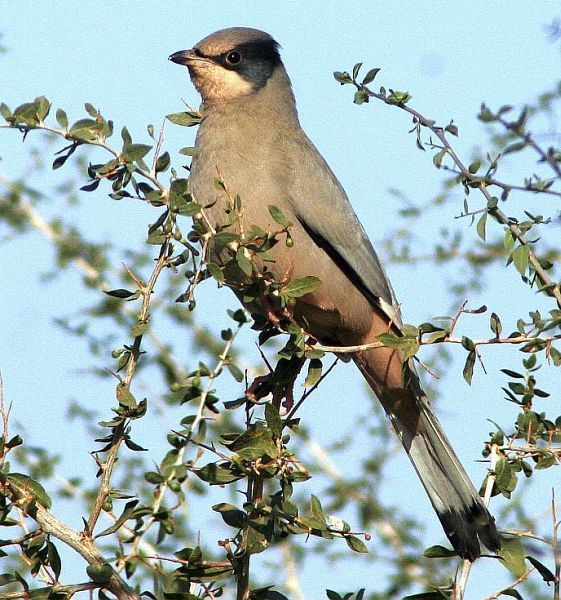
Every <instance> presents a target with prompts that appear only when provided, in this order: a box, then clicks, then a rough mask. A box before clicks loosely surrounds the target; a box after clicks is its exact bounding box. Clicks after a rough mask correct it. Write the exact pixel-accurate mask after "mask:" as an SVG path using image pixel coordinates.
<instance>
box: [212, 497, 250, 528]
mask: <svg viewBox="0 0 561 600" xmlns="http://www.w3.org/2000/svg"><path fill="white" fill-rule="evenodd" d="M212 510H215V511H216V512H217V513H220V516H221V517H222V519H223V520H224V523H226V525H230V527H236V528H238V529H241V528H242V527H244V526H245V525H246V524H247V514H246V513H245V512H244V511H243V510H240V509H239V508H238V507H237V506H234V505H233V504H227V503H225V502H222V503H220V504H215V505H214V506H213V507H212Z"/></svg>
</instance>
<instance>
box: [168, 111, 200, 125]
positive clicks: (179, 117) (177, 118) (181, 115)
mask: <svg viewBox="0 0 561 600" xmlns="http://www.w3.org/2000/svg"><path fill="white" fill-rule="evenodd" d="M166 119H167V120H168V121H171V122H172V123H173V124H174V125H181V126H182V127H193V126H194V125H198V124H199V123H200V122H201V115H200V114H198V113H194V112H188V111H187V112H178V113H172V114H170V115H166Z"/></svg>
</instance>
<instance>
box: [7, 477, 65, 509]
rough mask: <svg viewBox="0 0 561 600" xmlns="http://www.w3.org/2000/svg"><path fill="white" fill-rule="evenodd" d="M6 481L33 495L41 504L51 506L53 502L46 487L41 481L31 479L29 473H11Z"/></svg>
mask: <svg viewBox="0 0 561 600" xmlns="http://www.w3.org/2000/svg"><path fill="white" fill-rule="evenodd" d="M6 481H7V482H8V483H9V484H14V485H15V486H16V487H17V488H18V489H20V490H21V491H22V492H23V493H25V494H29V495H31V496H32V497H33V499H34V500H35V501H36V502H38V503H39V504H40V505H41V506H44V507H45V508H51V506H52V504H53V502H52V500H51V498H50V497H49V495H48V494H47V492H46V491H45V488H44V487H43V486H42V485H41V484H40V483H39V482H37V481H35V480H34V479H31V477H29V476H28V475H23V474H21V473H9V474H8V475H6Z"/></svg>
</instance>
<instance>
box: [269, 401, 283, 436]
mask: <svg viewBox="0 0 561 600" xmlns="http://www.w3.org/2000/svg"><path fill="white" fill-rule="evenodd" d="M265 420H266V421H267V427H268V428H269V429H270V430H271V432H272V434H273V437H274V438H276V439H278V438H279V437H280V436H281V434H282V419H281V418H280V414H279V411H278V409H277V407H276V406H274V404H271V402H268V403H267V404H265Z"/></svg>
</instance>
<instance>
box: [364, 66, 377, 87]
mask: <svg viewBox="0 0 561 600" xmlns="http://www.w3.org/2000/svg"><path fill="white" fill-rule="evenodd" d="M379 72H380V69H379V68H376V69H370V71H368V73H366V75H365V76H364V79H363V80H362V85H368V84H369V83H372V82H373V81H374V79H375V78H376V75H378V73H379Z"/></svg>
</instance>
